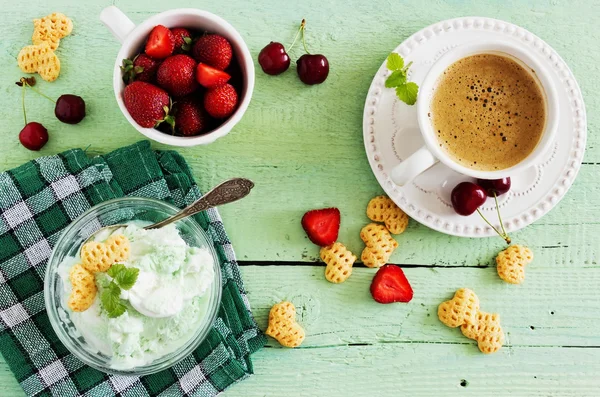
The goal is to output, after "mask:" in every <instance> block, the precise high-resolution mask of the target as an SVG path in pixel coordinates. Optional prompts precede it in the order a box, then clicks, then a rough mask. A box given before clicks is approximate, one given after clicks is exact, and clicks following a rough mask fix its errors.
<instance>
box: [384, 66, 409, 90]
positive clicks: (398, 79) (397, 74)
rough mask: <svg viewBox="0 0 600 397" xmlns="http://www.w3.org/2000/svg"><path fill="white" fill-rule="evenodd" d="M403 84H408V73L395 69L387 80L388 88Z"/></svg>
mask: <svg viewBox="0 0 600 397" xmlns="http://www.w3.org/2000/svg"><path fill="white" fill-rule="evenodd" d="M402 84H406V73H405V72H404V71H402V70H396V71H394V72H393V73H392V74H391V75H390V76H389V77H388V78H387V80H386V81H385V86H386V87H387V88H393V87H398V86H399V85H402Z"/></svg>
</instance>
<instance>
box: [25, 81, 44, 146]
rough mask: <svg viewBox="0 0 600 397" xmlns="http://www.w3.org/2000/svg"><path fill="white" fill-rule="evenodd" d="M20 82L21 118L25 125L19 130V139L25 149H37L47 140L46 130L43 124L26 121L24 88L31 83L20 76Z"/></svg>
mask: <svg viewBox="0 0 600 397" xmlns="http://www.w3.org/2000/svg"><path fill="white" fill-rule="evenodd" d="M20 83H21V84H19V85H21V86H22V87H23V90H22V91H21V106H22V108H23V120H24V122H25V126H24V127H23V129H22V130H21V132H19V141H20V142H21V144H22V145H23V146H25V147H26V148H27V149H29V150H35V151H37V150H40V149H41V148H42V147H44V145H45V144H46V142H48V130H47V129H46V128H45V127H44V126H43V125H41V124H40V123H37V122H35V121H31V122H27V111H26V110H25V90H26V88H27V87H26V85H28V86H29V87H31V85H30V84H28V82H27V80H26V79H25V78H22V79H21V80H20Z"/></svg>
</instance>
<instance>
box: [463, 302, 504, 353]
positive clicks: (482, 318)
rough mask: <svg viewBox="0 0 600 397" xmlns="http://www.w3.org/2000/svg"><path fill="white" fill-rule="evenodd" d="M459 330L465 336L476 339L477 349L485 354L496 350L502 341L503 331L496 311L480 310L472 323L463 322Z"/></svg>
mask: <svg viewBox="0 0 600 397" xmlns="http://www.w3.org/2000/svg"><path fill="white" fill-rule="evenodd" d="M460 330H461V332H462V334H463V335H464V336H466V337H467V338H469V339H473V340H476V341H477V346H478V347H479V350H481V351H482V352H483V353H485V354H490V353H495V352H497V351H498V350H500V348H501V347H502V344H503V343H504V331H502V326H501V325H500V316H499V315H498V314H496V313H493V314H491V313H486V312H481V311H480V312H478V313H477V320H476V322H475V323H474V324H463V325H461V327H460Z"/></svg>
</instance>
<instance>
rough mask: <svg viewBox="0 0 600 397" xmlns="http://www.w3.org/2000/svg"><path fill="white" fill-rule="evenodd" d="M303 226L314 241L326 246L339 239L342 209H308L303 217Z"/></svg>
mask: <svg viewBox="0 0 600 397" xmlns="http://www.w3.org/2000/svg"><path fill="white" fill-rule="evenodd" d="M302 227H303V228H304V231H305V232H306V234H307V235H308V238H309V239H310V241H312V242H313V243H315V244H317V245H319V246H321V247H326V246H328V245H331V244H333V243H335V242H336V241H337V238H338V232H339V231H340V210H338V209H337V208H324V209H320V210H312V211H308V212H307V213H306V214H304V216H303V217H302Z"/></svg>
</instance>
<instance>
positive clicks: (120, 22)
mask: <svg viewBox="0 0 600 397" xmlns="http://www.w3.org/2000/svg"><path fill="white" fill-rule="evenodd" d="M100 21H102V23H103V24H104V25H106V27H107V28H108V30H110V32H111V33H112V34H113V36H115V37H116V38H117V40H119V41H120V42H121V43H123V42H124V41H125V39H126V38H127V36H128V35H129V33H131V31H132V30H133V29H134V28H135V24H134V23H133V22H132V21H131V19H129V18H128V17H127V15H125V14H123V11H121V10H119V9H118V8H117V7H115V6H109V7H106V8H105V9H103V10H102V12H101V13H100Z"/></svg>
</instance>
